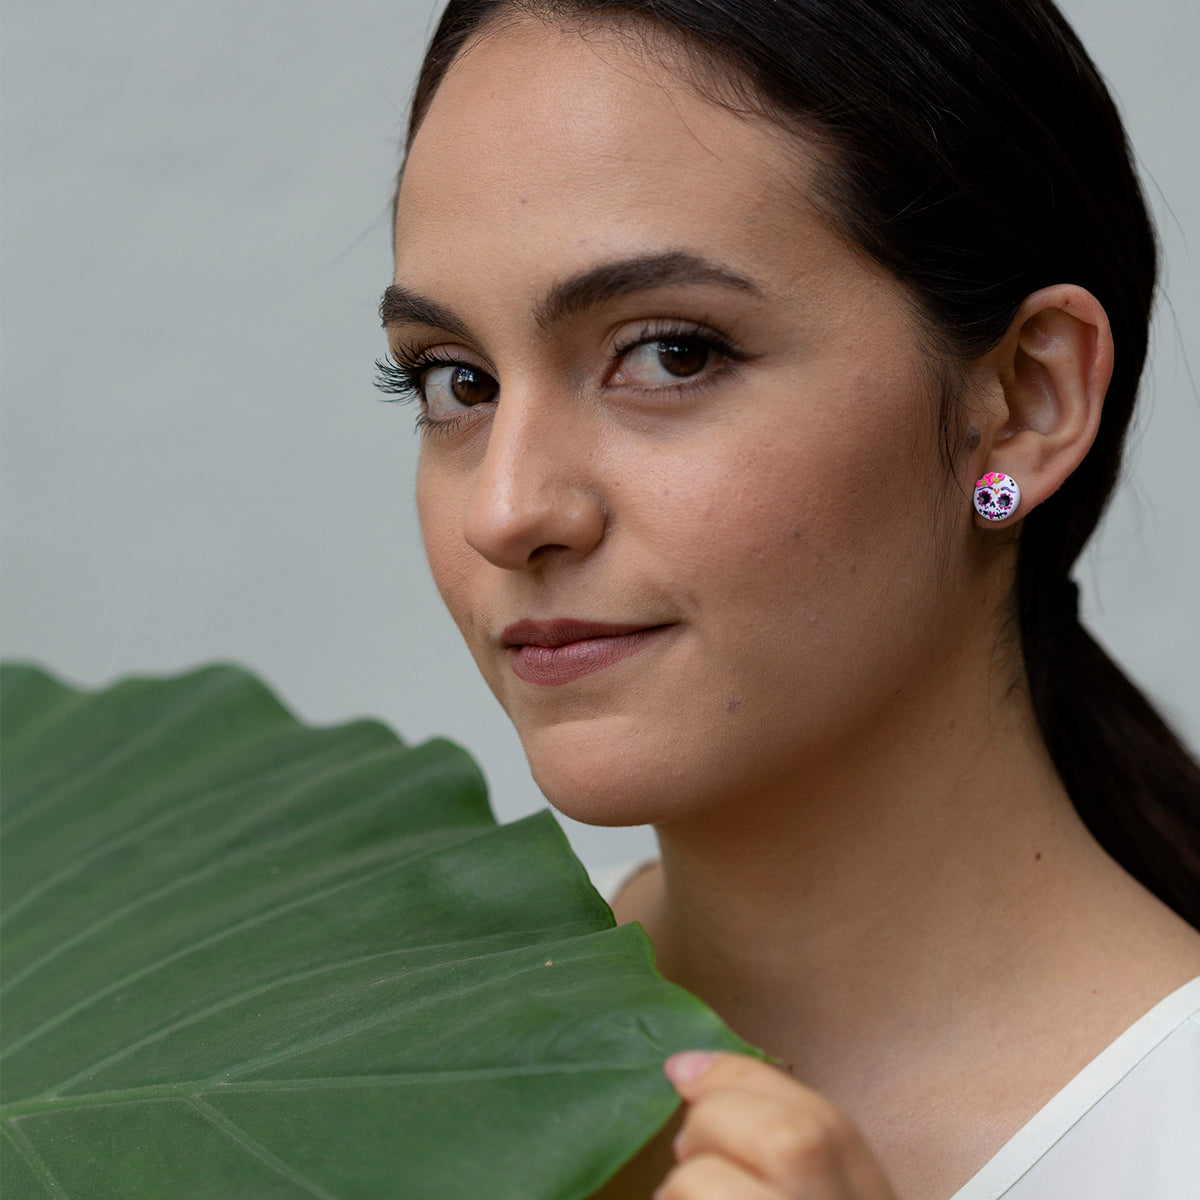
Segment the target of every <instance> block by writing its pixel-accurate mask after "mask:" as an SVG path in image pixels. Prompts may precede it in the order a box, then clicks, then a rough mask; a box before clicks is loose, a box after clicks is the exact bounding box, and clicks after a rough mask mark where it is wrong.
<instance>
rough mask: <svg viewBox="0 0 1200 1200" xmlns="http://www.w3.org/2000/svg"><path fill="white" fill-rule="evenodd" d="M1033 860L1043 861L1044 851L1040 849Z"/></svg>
mask: <svg viewBox="0 0 1200 1200" xmlns="http://www.w3.org/2000/svg"><path fill="white" fill-rule="evenodd" d="M1033 861H1034V862H1041V861H1042V852H1041V851H1040V850H1039V851H1038V852H1037V853H1036V854H1035V855H1034V856H1033Z"/></svg>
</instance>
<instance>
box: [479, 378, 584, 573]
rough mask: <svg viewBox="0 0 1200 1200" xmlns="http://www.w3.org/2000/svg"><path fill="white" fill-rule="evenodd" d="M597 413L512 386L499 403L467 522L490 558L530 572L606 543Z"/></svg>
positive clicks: (499, 563)
mask: <svg viewBox="0 0 1200 1200" xmlns="http://www.w3.org/2000/svg"><path fill="white" fill-rule="evenodd" d="M590 416H591V414H588V413H586V412H583V411H581V410H580V409H579V408H578V407H577V406H575V405H572V404H570V403H564V402H562V401H560V400H556V399H554V398H550V399H538V398H536V397H526V396H521V395H517V394H514V393H512V392H511V391H510V392H509V393H508V394H507V395H506V396H505V397H504V398H503V399H502V400H501V401H500V403H499V404H497V406H496V409H495V413H494V415H493V417H492V422H491V428H490V429H489V431H488V443H487V448H486V450H485V451H484V453H483V457H482V459H481V460H480V463H479V466H478V469H477V472H476V475H475V479H474V486H473V487H472V490H471V495H470V500H469V502H468V505H467V511H466V516H465V519H464V526H463V532H464V534H465V536H466V540H467V542H468V544H469V545H470V546H472V547H473V548H474V549H475V550H476V551H478V553H480V554H481V555H483V557H484V558H486V559H487V560H488V562H490V563H492V564H494V565H495V566H498V567H503V568H505V569H506V570H510V571H524V570H530V569H532V568H534V567H537V566H540V565H542V564H544V563H545V562H547V561H548V560H551V559H554V558H563V559H567V560H572V559H583V558H585V557H587V555H588V554H590V553H591V552H592V551H593V550H594V549H595V548H596V546H597V545H599V543H600V541H601V540H602V539H603V537H604V533H605V526H606V523H607V513H606V506H605V503H604V499H603V495H602V493H601V490H600V486H599V480H598V479H597V478H596V471H595V461H596V456H595V454H594V449H595V445H596V441H595V431H594V430H593V429H592V424H593V422H592V420H590V419H589V418H590Z"/></svg>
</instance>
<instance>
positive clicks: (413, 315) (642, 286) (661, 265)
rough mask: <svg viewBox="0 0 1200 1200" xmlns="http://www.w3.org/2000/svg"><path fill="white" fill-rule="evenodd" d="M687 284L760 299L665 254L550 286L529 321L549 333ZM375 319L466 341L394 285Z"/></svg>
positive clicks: (433, 307) (450, 319) (431, 305)
mask: <svg viewBox="0 0 1200 1200" xmlns="http://www.w3.org/2000/svg"><path fill="white" fill-rule="evenodd" d="M690 283H707V284H716V285H717V286H719V287H726V288H732V289H734V290H735V291H740V292H748V293H750V294H752V295H756V296H761V295H762V293H761V292H760V290H759V288H758V287H757V286H756V285H755V284H754V282H753V281H752V280H750V279H748V278H747V277H746V276H744V275H739V274H737V272H735V271H731V270H729V268H728V267H723V266H721V265H720V264H719V263H714V262H710V261H709V260H708V259H705V258H701V257H700V256H699V255H696V254H689V253H687V252H686V251H684V250H668V251H666V252H664V253H661V254H639V255H633V256H631V257H629V258H621V259H616V260H615V261H613V262H607V263H601V264H600V265H599V266H595V267H590V268H589V269H588V270H586V271H582V272H580V273H579V274H578V275H572V276H571V277H570V278H569V279H564V280H563V281H562V282H561V283H556V284H554V285H553V286H552V287H551V288H550V290H549V291H548V292H547V293H546V295H545V296H543V297H542V299H541V300H540V301H538V303H537V305H536V306H535V307H534V310H533V318H534V320H535V321H536V322H537V324H538V326H539V327H540V328H541V329H550V328H551V327H552V326H554V325H558V324H560V323H561V322H563V321H565V320H567V319H568V318H569V317H573V316H576V315H577V314H579V313H581V312H584V311H586V310H587V309H589V308H596V307H598V306H599V305H601V304H604V303H606V302H607V301H609V300H615V299H617V298H618V297H620V296H628V295H632V294H634V293H636V292H645V291H649V290H651V289H652V288H660V287H680V286H682V285H684V284H690ZM379 317H380V320H381V321H382V322H383V324H384V325H385V326H388V325H397V324H410V325H428V326H431V327H432V328H436V329H444V330H445V331H446V332H447V333H452V334H454V335H455V336H456V337H463V338H466V337H469V336H470V333H469V330H468V329H467V324H466V322H465V321H463V320H462V319H461V318H460V317H458V316H456V315H455V314H454V313H453V312H451V310H450V309H448V308H446V307H444V306H443V305H441V304H438V303H437V302H436V301H433V300H430V299H429V298H427V297H425V296H420V295H418V294H417V293H416V292H413V291H411V290H409V289H408V288H406V287H403V286H401V285H400V284H396V283H393V284H391V285H390V286H389V287H387V288H386V289H385V291H384V293H383V299H382V300H381V301H380V303H379Z"/></svg>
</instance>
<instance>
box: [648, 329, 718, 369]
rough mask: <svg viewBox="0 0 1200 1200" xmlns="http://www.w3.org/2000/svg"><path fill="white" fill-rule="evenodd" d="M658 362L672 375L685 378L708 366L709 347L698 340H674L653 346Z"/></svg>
mask: <svg viewBox="0 0 1200 1200" xmlns="http://www.w3.org/2000/svg"><path fill="white" fill-rule="evenodd" d="M655 350H656V351H657V352H658V361H659V362H660V363H662V365H663V367H664V368H665V369H666V370H667V371H669V372H670V373H671V374H672V375H676V376H679V377H680V378H686V377H687V376H688V375H695V374H696V373H697V372H699V371H703V370H704V368H705V367H706V366H708V358H709V347H708V345H707V343H705V342H703V341H701V340H700V339H699V338H674V339H672V340H671V341H669V342H659V343H658V344H657V345H656V346H655Z"/></svg>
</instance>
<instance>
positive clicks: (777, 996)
mask: <svg viewBox="0 0 1200 1200" xmlns="http://www.w3.org/2000/svg"><path fill="white" fill-rule="evenodd" d="M957 682H958V684H960V685H961V686H953V687H947V686H945V684H946V680H945V678H944V677H943V678H941V679H940V680H938V681H933V684H934V685H933V686H930V687H928V688H926V689H925V690H924V691H923V692H919V693H918V692H917V691H916V690H914V694H913V695H911V696H908V697H907V698H906V703H904V704H903V705H899V704H898V705H893V706H892V708H893V711H894V712H896V713H898V714H900V717H899V719H896V720H893V721H892V722H891V723H889V724H887V725H883V724H880V723H879V722H878V721H875V722H873V723H872V724H871V727H870V731H869V732H868V731H866V730H858V731H856V733H855V736H854V738H853V739H849V741H851V742H852V744H848V745H847V746H846V747H845V748H844V749H843V750H842V751H841V752H840V753H834V754H825V755H824V756H823V760H824V763H825V764H827V765H825V766H822V764H820V763H818V764H813V765H811V768H809V769H806V770H805V771H804V772H803V773H802V774H801V775H800V776H799V777H798V778H795V779H793V780H792V781H791V783H790V785H789V786H781V787H779V788H778V789H776V790H775V791H774V792H773V793H772V794H770V795H767V796H762V795H759V796H754V797H750V796H746V797H738V798H736V801H735V802H732V803H729V804H726V805H724V806H722V807H721V808H719V809H715V810H710V811H708V812H706V813H704V814H703V815H701V816H698V817H694V818H692V819H689V820H687V821H680V822H678V823H673V824H670V825H664V826H662V827H660V828H659V830H658V834H659V841H660V845H661V849H662V862H663V872H662V877H661V887H660V889H659V894H658V896H657V898H656V899H655V901H654V902H653V904H652V905H651V907H650V908H649V909H648V911H647V926H648V928H649V931H650V933H651V936H652V938H653V939H654V942H655V947H656V953H657V955H658V960H659V964H660V966H661V968H662V970H663V971H664V973H665V974H666V975H667V976H668V977H669V978H672V979H674V980H676V981H677V982H679V983H681V984H683V986H685V987H687V988H688V989H689V990H692V991H694V992H696V993H697V994H699V995H700V996H702V997H703V998H704V999H705V1000H707V1001H708V1002H709V1003H710V1004H711V1005H712V1006H713V1007H714V1008H715V1009H716V1010H717V1011H718V1012H720V1013H721V1014H722V1015H723V1016H724V1017H725V1019H726V1020H727V1021H728V1022H729V1023H730V1024H731V1025H732V1026H733V1027H734V1028H735V1029H736V1030H738V1032H739V1033H741V1034H742V1035H743V1036H744V1037H746V1038H747V1039H748V1040H750V1041H752V1042H755V1043H756V1044H758V1045H760V1046H762V1047H763V1048H765V1049H766V1050H768V1052H770V1053H773V1054H778V1055H779V1056H780V1057H783V1058H784V1059H785V1061H788V1062H789V1063H791V1064H792V1065H794V1066H795V1068H796V1069H797V1070H798V1071H800V1072H801V1073H802V1074H803V1075H804V1076H805V1077H806V1078H807V1079H809V1080H810V1081H813V1082H815V1083H818V1084H821V1083H822V1081H823V1080H824V1079H825V1078H827V1077H829V1076H832V1075H834V1074H836V1075H837V1077H838V1078H839V1079H840V1080H841V1081H842V1082H843V1084H844V1083H845V1081H846V1080H847V1079H848V1078H851V1077H852V1076H853V1074H854V1065H855V1063H856V1062H857V1063H858V1064H859V1066H860V1067H861V1070H862V1071H864V1072H875V1071H877V1070H879V1069H880V1067H881V1060H880V1055H881V1053H883V1051H882V1050H881V1048H883V1047H886V1048H887V1053H889V1054H894V1055H910V1054H912V1053H913V1052H914V1050H915V1049H916V1048H917V1047H919V1045H920V1043H921V1041H922V1039H924V1038H928V1039H930V1040H931V1041H936V1042H938V1044H941V1045H944V1044H945V1041H946V1038H947V1036H949V1035H952V1033H953V1026H954V1023H955V1022H956V1021H958V1020H962V1021H963V1022H967V1021H973V1022H975V1025H976V1028H977V1026H978V1022H979V1020H980V1017H981V1014H980V1012H979V1009H978V1006H977V1005H961V1006H954V1004H953V999H954V998H955V997H958V996H962V995H964V993H968V994H976V993H977V992H985V993H987V994H990V995H992V996H994V997H995V998H996V999H997V1002H1003V999H1004V996H1005V993H1006V992H1008V990H1009V989H1011V988H1012V987H1013V986H1015V984H1014V982H1013V981H1020V980H1022V979H1025V978H1026V977H1027V976H1028V974H1029V964H1030V962H1031V956H1032V957H1036V956H1037V955H1038V954H1039V953H1045V954H1046V956H1047V957H1048V958H1050V957H1052V955H1053V947H1052V946H1051V945H1050V944H1049V943H1050V942H1053V941H1055V940H1056V939H1057V938H1060V937H1061V936H1062V935H1063V933H1064V930H1066V929H1067V928H1068V927H1069V926H1070V924H1071V921H1072V920H1073V919H1074V917H1075V916H1077V915H1078V914H1075V912H1074V910H1075V908H1076V907H1077V906H1075V905H1073V904H1072V902H1071V895H1072V892H1073V890H1074V889H1075V888H1077V887H1078V886H1079V884H1080V882H1081V880H1085V879H1087V880H1088V881H1089V882H1092V881H1094V879H1095V878H1096V877H1097V875H1098V873H1099V874H1100V875H1102V874H1103V873H1104V872H1105V871H1107V870H1108V869H1109V868H1110V867H1111V868H1112V870H1113V871H1114V872H1116V873H1117V874H1120V873H1119V871H1117V869H1116V868H1115V867H1113V866H1112V864H1111V862H1110V860H1108V859H1107V857H1106V856H1105V855H1103V853H1102V852H1101V851H1100V850H1099V848H1098V847H1096V845H1095V843H1094V842H1093V841H1092V839H1091V837H1090V835H1088V834H1087V832H1086V830H1085V829H1084V828H1083V826H1082V824H1081V822H1080V821H1079V819H1078V817H1077V816H1076V814H1075V812H1074V809H1073V807H1072V806H1071V804H1070V801H1069V799H1068V797H1067V796H1066V794H1065V792H1064V790H1063V788H1062V785H1061V782H1060V781H1059V779H1058V776H1057V774H1056V773H1055V771H1054V768H1053V766H1052V764H1051V763H1050V761H1049V759H1048V757H1047V755H1046V751H1045V749H1044V746H1043V743H1042V741H1041V739H1040V737H1039V736H1038V735H1037V732H1036V728H1035V724H1034V720H1033V715H1032V712H1031V711H1030V710H1029V707H1028V704H1027V703H1026V702H1024V693H1023V692H1021V691H1019V690H1016V689H998V688H992V689H991V690H990V691H989V689H988V688H987V687H986V686H979V681H978V680H972V679H959V680H958V681H957ZM998 693H999V694H998ZM972 708H973V711H972ZM1089 890H1094V889H1092V888H1089ZM1075 894H1081V893H1078V892H1076V893H1075ZM1049 914H1058V915H1057V916H1056V917H1051V919H1049V920H1048V915H1049ZM948 1006H949V1007H948ZM960 1010H961V1016H960ZM864 1030H869V1031H871V1032H870V1035H869V1036H867V1037H864ZM962 1033H963V1036H964V1037H970V1036H972V1033H971V1031H970V1030H968V1029H966V1028H964V1029H963V1030H962Z"/></svg>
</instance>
